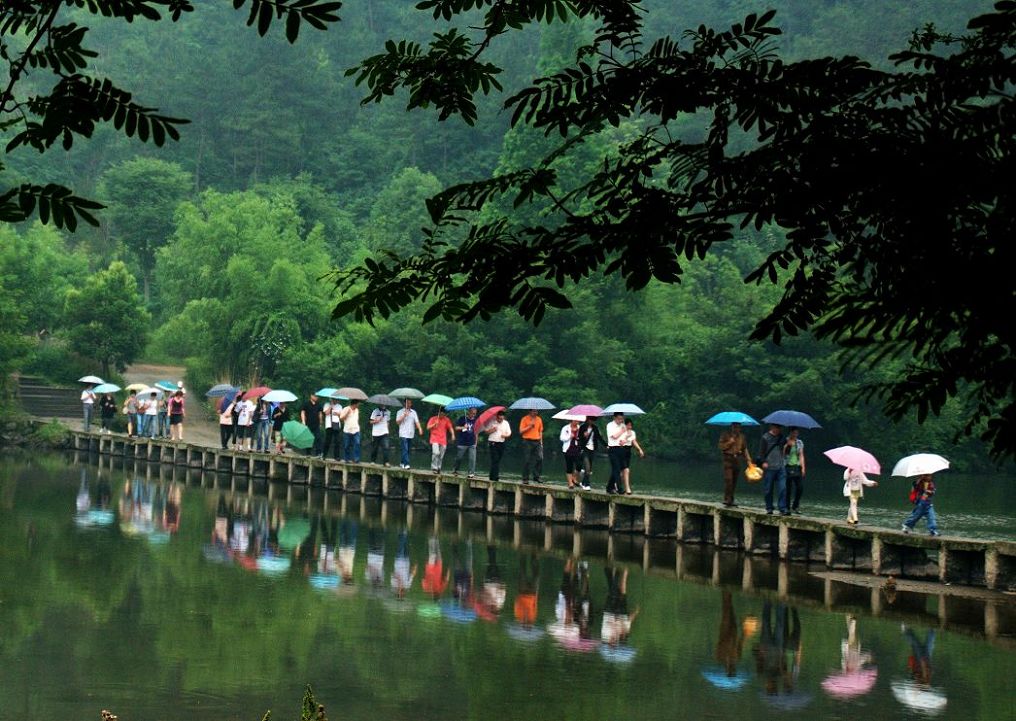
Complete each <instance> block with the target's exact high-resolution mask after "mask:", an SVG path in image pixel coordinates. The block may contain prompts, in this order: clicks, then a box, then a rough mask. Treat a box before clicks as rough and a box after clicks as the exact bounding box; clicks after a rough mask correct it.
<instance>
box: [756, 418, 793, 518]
mask: <svg viewBox="0 0 1016 721" xmlns="http://www.w3.org/2000/svg"><path fill="white" fill-rule="evenodd" d="M786 442H787V439H786V438H785V437H784V436H783V428H782V427H781V426H780V425H778V424H776V423H770V424H769V430H768V431H766V432H765V433H763V434H762V439H761V441H760V442H759V450H758V456H759V458H758V464H759V465H760V466H762V489H763V491H764V492H765V500H766V513H768V514H770V515H772V512H773V493H774V492H775V494H776V502H777V507H778V508H779V509H780V513H781V514H782V515H784V516H789V515H790V507H789V506H787V473H786V466H785V465H784V458H783V446H784V444H786Z"/></svg>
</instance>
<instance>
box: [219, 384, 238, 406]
mask: <svg viewBox="0 0 1016 721" xmlns="http://www.w3.org/2000/svg"><path fill="white" fill-rule="evenodd" d="M239 392H240V389H239V388H233V389H232V390H230V391H228V392H226V393H223V394H222V396H221V399H220V400H219V409H220V410H221V409H223V408H225V407H226V406H228V405H229V404H230V403H232V402H233V399H234V398H236V396H237V394H238V393H239Z"/></svg>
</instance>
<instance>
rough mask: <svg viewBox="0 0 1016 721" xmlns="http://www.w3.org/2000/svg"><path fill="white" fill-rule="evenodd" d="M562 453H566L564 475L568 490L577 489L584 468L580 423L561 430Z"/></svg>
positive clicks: (576, 422) (572, 422) (570, 424)
mask: <svg viewBox="0 0 1016 721" xmlns="http://www.w3.org/2000/svg"><path fill="white" fill-rule="evenodd" d="M560 440H561V452H562V453H564V475H565V477H566V478H567V479H568V488H575V486H576V485H578V482H579V469H580V468H581V467H582V443H581V440H580V438H579V422H578V421H576V420H573V421H571V422H570V423H568V425H566V426H565V427H564V428H562V429H561V438H560Z"/></svg>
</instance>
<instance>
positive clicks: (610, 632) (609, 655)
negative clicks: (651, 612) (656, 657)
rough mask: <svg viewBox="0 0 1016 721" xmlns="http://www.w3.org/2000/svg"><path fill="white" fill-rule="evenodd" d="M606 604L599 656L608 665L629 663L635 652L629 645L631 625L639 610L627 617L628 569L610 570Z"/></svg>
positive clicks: (607, 570) (605, 570) (608, 570)
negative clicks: (611, 663) (612, 662)
mask: <svg viewBox="0 0 1016 721" xmlns="http://www.w3.org/2000/svg"><path fill="white" fill-rule="evenodd" d="M603 571H604V573H605V574H606V576H607V600H606V602H605V603H604V604H603V622H602V623H601V625H600V639H601V640H602V641H603V643H602V644H601V645H600V655H601V656H603V657H604V658H605V659H607V660H608V661H615V662H617V663H630V662H631V661H632V659H634V658H635V649H634V648H632V647H631V646H629V645H628V636H630V635H631V625H632V623H634V622H635V618H636V617H637V616H638V615H639V609H638V608H636V609H635V611H634V613H631V614H629V613H628V568H627V567H622V568H614V567H611V566H607V567H605V568H604V569H603Z"/></svg>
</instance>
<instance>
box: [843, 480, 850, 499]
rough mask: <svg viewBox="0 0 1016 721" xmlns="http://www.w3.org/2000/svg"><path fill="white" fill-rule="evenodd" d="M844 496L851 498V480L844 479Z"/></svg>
mask: <svg viewBox="0 0 1016 721" xmlns="http://www.w3.org/2000/svg"><path fill="white" fill-rule="evenodd" d="M843 497H844V498H850V481H843Z"/></svg>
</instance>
